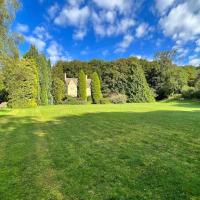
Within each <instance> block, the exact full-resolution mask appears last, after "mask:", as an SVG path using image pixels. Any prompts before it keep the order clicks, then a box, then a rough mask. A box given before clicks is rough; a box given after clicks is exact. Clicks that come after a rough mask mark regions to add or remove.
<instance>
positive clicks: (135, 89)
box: [125, 62, 155, 103]
mask: <svg viewBox="0 0 200 200" xmlns="http://www.w3.org/2000/svg"><path fill="white" fill-rule="evenodd" d="M125 93H126V95H127V96H128V102H137V103H139V102H153V101H155V98H154V93H153V91H152V90H151V89H150V87H149V85H148V83H147V81H146V78H145V75H144V71H143V69H142V67H141V66H140V65H138V64H137V63H135V62H132V64H131V68H130V69H129V73H128V76H127V79H126V84H125Z"/></svg>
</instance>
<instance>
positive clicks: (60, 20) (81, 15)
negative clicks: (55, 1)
mask: <svg viewBox="0 0 200 200" xmlns="http://www.w3.org/2000/svg"><path fill="white" fill-rule="evenodd" d="M89 14H90V11H89V7H88V6H85V7H82V8H78V7H70V6H66V7H65V8H64V9H63V10H62V11H61V13H60V14H59V16H58V17H56V18H55V21H54V22H55V24H57V25H60V26H67V25H71V26H75V27H84V26H85V25H86V23H87V21H88V17H89Z"/></svg>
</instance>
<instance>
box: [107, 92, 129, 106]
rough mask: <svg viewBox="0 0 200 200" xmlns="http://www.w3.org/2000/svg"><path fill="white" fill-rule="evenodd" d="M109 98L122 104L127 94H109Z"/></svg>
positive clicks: (112, 101)
mask: <svg viewBox="0 0 200 200" xmlns="http://www.w3.org/2000/svg"><path fill="white" fill-rule="evenodd" d="M109 100H110V102H111V103H114V104H124V103H126V102H127V96H126V95H125V94H114V93H113V94H110V95H109Z"/></svg>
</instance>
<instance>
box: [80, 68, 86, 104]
mask: <svg viewBox="0 0 200 200" xmlns="http://www.w3.org/2000/svg"><path fill="white" fill-rule="evenodd" d="M86 84H87V82H86V75H85V73H84V71H83V70H81V71H80V72H79V76H78V96H79V98H80V99H81V100H83V101H87V90H86V87H87V86H86Z"/></svg>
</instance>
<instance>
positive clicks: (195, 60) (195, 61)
mask: <svg viewBox="0 0 200 200" xmlns="http://www.w3.org/2000/svg"><path fill="white" fill-rule="evenodd" d="M189 64H190V65H193V66H195V67H198V66H200V58H193V57H191V58H189Z"/></svg>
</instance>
